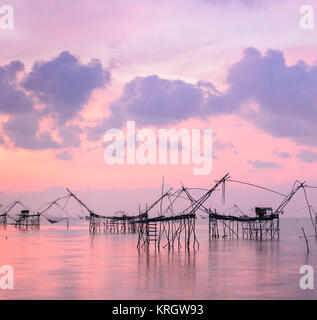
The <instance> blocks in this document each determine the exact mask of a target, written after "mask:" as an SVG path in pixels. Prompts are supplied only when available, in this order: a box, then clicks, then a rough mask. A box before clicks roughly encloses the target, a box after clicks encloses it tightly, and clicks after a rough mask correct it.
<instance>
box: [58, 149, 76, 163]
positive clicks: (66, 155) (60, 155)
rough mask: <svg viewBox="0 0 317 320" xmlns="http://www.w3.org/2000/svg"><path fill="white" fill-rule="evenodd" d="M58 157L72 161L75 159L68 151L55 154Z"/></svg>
mask: <svg viewBox="0 0 317 320" xmlns="http://www.w3.org/2000/svg"><path fill="white" fill-rule="evenodd" d="M55 157H56V159H59V160H63V161H70V160H73V156H72V154H71V153H70V152H68V151H61V152H59V153H56V154H55Z"/></svg>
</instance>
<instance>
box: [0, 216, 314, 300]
mask: <svg viewBox="0 0 317 320" xmlns="http://www.w3.org/2000/svg"><path fill="white" fill-rule="evenodd" d="M280 224H281V238H280V240H279V241H277V240H273V241H267V240H265V241H255V240H243V239H240V240H229V239H226V240H223V239H222V240H212V241H209V239H208V227H207V221H206V220H204V221H198V222H197V227H196V232H197V237H198V240H199V243H200V248H199V250H195V251H191V252H190V253H188V252H185V251H183V250H180V251H178V250H173V251H168V250H167V249H161V250H160V251H159V252H155V250H150V252H149V253H148V252H145V251H142V250H141V251H140V252H138V250H137V248H136V244H137V235H135V234H134V235H133V234H125V235H120V234H100V235H95V236H94V237H93V238H92V237H91V235H89V233H88V226H87V224H86V223H83V224H81V225H77V226H74V225H71V226H70V229H69V230H67V229H66V227H65V226H63V225H60V226H41V229H40V231H28V232H21V231H18V230H16V229H15V228H14V227H12V226H8V228H7V229H6V230H3V229H1V230H0V265H4V264H9V265H12V266H13V268H14V272H15V279H14V282H15V283H14V285H15V289H14V290H10V291H9V290H6V291H4V290H1V289H0V298H1V299H316V298H317V289H315V290H302V289H300V287H299V279H300V274H299V268H300V267H301V266H302V265H304V264H310V265H312V266H313V267H314V268H315V270H316V271H317V242H316V241H315V240H314V238H309V246H310V254H309V255H307V253H306V244H305V241H304V240H303V239H299V236H300V235H301V227H302V226H304V227H305V230H306V233H307V234H312V227H311V226H310V225H309V220H307V219H287V218H284V219H281V223H280ZM315 284H316V281H315ZM315 286H316V285H315Z"/></svg>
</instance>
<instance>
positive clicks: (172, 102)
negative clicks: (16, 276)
mask: <svg viewBox="0 0 317 320" xmlns="http://www.w3.org/2000/svg"><path fill="white" fill-rule="evenodd" d="M226 81H227V85H228V89H227V90H225V91H224V92H219V90H217V89H216V88H215V86H214V85H213V84H212V83H209V82H206V81H198V82H197V84H190V83H186V82H184V81H181V80H175V81H173V80H167V79H161V78H159V77H158V76H156V75H153V76H149V77H144V78H141V77H138V78H135V79H134V80H132V81H131V82H130V83H128V84H127V85H126V86H125V88H124V90H123V94H122V95H121V97H120V98H119V99H118V100H117V101H115V102H114V103H113V104H112V105H111V108H110V109H111V116H110V118H108V119H104V120H103V121H101V122H100V124H99V125H97V126H96V127H93V128H88V129H87V133H88V138H89V139H92V140H93V139H99V138H100V136H101V135H102V134H103V133H104V132H105V130H106V129H107V128H109V127H111V128H113V127H121V125H122V124H123V123H124V122H125V121H126V120H130V119H132V120H136V121H137V123H138V124H139V125H157V126H161V125H169V124H173V123H175V122H179V121H182V120H186V119H188V118H191V117H195V118H201V119H204V118H206V117H207V116H208V115H213V116H217V115H221V114H232V113H235V114H239V115H240V116H242V117H244V118H247V119H248V120H249V121H250V122H252V123H253V124H255V125H256V126H258V127H260V128H261V129H263V130H264V131H265V132H267V133H269V134H270V135H272V136H275V137H286V138H289V139H291V140H292V141H294V142H295V143H297V144H299V145H310V146H316V145H317V136H316V134H315V122H316V120H317V90H316V89H317V88H316V84H317V66H312V67H311V66H308V65H307V64H306V63H305V62H303V61H299V62H298V63H297V64H295V65H293V66H287V65H286V63H285V59H284V55H283V53H282V52H281V51H277V50H268V51H267V52H266V53H265V54H264V55H262V54H261V52H260V51H258V50H257V49H254V48H248V49H246V50H245V51H244V55H243V57H242V59H241V60H240V61H238V62H237V63H235V64H233V65H232V66H231V67H230V68H229V69H228V76H227V79H226ZM250 104H253V105H255V106H256V109H254V108H253V109H252V108H250V109H247V111H246V108H245V107H246V106H248V105H250ZM284 156H286V154H285V155H284Z"/></svg>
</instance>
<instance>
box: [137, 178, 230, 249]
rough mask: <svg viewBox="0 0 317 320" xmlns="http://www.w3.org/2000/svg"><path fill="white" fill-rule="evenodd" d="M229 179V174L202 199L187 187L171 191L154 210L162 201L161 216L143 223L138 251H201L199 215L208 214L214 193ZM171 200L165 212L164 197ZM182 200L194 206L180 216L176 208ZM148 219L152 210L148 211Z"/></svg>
mask: <svg viewBox="0 0 317 320" xmlns="http://www.w3.org/2000/svg"><path fill="white" fill-rule="evenodd" d="M228 178H229V174H227V175H225V176H224V177H223V178H222V179H221V180H219V181H217V182H216V184H215V185H214V186H213V187H212V188H211V189H209V190H207V192H205V193H204V194H203V195H202V196H201V197H200V198H199V199H198V200H195V199H194V198H193V197H192V195H191V194H190V192H189V190H188V189H187V188H185V187H184V186H183V187H182V188H181V189H179V190H177V191H176V192H173V193H171V189H170V190H169V191H168V192H167V193H165V194H164V195H162V197H161V198H160V199H159V200H157V201H156V202H155V203H154V204H153V205H151V207H150V209H153V208H154V207H155V206H156V205H158V203H159V202H160V205H161V206H160V214H159V215H158V216H157V217H153V218H147V219H143V220H142V221H140V222H139V224H140V228H139V234H138V243H137V248H138V249H149V248H150V246H151V245H152V244H153V246H154V248H156V249H160V247H163V248H168V249H172V248H178V249H181V247H182V244H183V247H184V248H185V250H190V249H191V248H192V249H195V248H199V242H198V239H197V237H196V224H195V221H196V213H197V211H199V210H203V211H205V210H206V208H205V207H204V203H205V202H206V201H207V199H208V198H209V197H210V196H211V194H212V193H213V192H214V191H215V190H216V189H217V187H218V186H219V185H221V184H222V183H223V182H224V181H226V180H227V179H228ZM165 197H167V198H168V200H169V203H170V204H169V205H168V207H167V208H166V209H165V210H164V211H162V201H163V198H165ZM178 199H186V200H188V201H189V203H190V205H189V206H186V208H185V209H184V210H182V211H180V212H178V213H176V210H175V209H174V207H175V206H176V201H177V200H178ZM147 213H148V216H149V214H150V210H149V209H148V210H147Z"/></svg>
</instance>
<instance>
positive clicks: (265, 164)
mask: <svg viewBox="0 0 317 320" xmlns="http://www.w3.org/2000/svg"><path fill="white" fill-rule="evenodd" d="M248 163H249V164H251V165H252V166H253V167H254V168H256V169H276V168H279V167H280V166H279V165H278V164H277V163H275V162H271V161H262V160H254V161H252V160H249V161H248Z"/></svg>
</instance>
